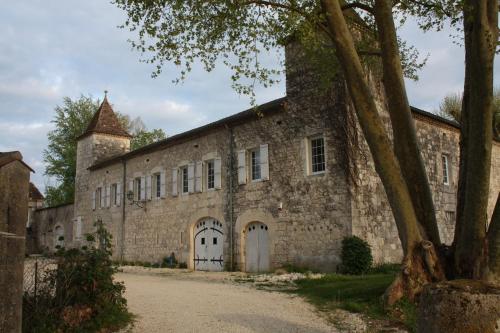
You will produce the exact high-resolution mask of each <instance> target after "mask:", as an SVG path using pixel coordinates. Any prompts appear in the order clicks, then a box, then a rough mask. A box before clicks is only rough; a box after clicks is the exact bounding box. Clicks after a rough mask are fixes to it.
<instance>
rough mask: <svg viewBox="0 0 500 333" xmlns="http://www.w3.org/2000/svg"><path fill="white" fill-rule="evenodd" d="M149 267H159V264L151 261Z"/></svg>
mask: <svg viewBox="0 0 500 333" xmlns="http://www.w3.org/2000/svg"><path fill="white" fill-rule="evenodd" d="M151 267H153V268H159V267H160V264H159V263H157V262H155V263H153V264H152V265H151Z"/></svg>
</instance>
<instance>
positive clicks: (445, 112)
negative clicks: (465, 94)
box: [438, 88, 500, 141]
mask: <svg viewBox="0 0 500 333" xmlns="http://www.w3.org/2000/svg"><path fill="white" fill-rule="evenodd" d="M461 112H462V94H450V95H447V96H445V98H444V99H443V101H442V102H441V104H440V105H439V112H438V114H439V115H440V116H442V117H445V118H449V119H452V120H455V121H457V122H458V123H460V122H461ZM493 137H494V138H495V139H496V140H499V141H500V89H498V88H496V89H495V90H494V97H493Z"/></svg>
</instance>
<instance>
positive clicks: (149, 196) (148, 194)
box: [146, 175, 153, 200]
mask: <svg viewBox="0 0 500 333" xmlns="http://www.w3.org/2000/svg"><path fill="white" fill-rule="evenodd" d="M151 177H152V176H150V175H148V176H146V200H151V199H152V195H153V191H152V186H151V183H152V182H151Z"/></svg>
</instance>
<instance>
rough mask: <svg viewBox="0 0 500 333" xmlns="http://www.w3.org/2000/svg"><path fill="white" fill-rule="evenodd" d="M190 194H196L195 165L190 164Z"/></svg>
mask: <svg viewBox="0 0 500 333" xmlns="http://www.w3.org/2000/svg"><path fill="white" fill-rule="evenodd" d="M188 192H189V193H193V192H194V163H189V164H188Z"/></svg>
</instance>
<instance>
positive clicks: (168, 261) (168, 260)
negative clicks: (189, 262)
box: [161, 252, 177, 268]
mask: <svg viewBox="0 0 500 333" xmlns="http://www.w3.org/2000/svg"><path fill="white" fill-rule="evenodd" d="M161 267H168V268H176V267H177V259H176V258H175V253H173V252H172V253H171V254H170V255H169V256H168V257H165V258H163V260H162V262H161Z"/></svg>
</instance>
